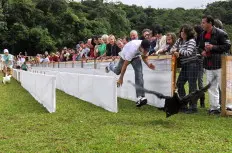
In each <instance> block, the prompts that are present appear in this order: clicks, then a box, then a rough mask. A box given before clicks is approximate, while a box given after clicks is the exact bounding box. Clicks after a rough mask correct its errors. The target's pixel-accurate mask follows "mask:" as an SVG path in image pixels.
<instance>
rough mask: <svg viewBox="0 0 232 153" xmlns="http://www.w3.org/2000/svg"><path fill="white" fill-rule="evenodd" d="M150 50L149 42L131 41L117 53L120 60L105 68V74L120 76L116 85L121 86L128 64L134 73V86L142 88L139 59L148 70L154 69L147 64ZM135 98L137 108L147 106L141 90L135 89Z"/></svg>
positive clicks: (142, 81) (150, 64) (141, 68)
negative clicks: (136, 99) (110, 73)
mask: <svg viewBox="0 0 232 153" xmlns="http://www.w3.org/2000/svg"><path fill="white" fill-rule="evenodd" d="M149 49H150V42H149V40H146V39H144V40H132V41H130V42H128V43H127V44H126V45H125V46H124V47H123V48H122V51H121V52H120V53H119V56H120V60H119V62H118V63H117V64H116V65H114V64H113V63H110V64H109V65H108V66H107V67H106V68H105V70H106V73H109V71H112V72H114V73H115V74H117V75H120V77H119V80H118V85H119V86H121V85H122V84H123V77H124V74H125V72H126V69H127V66H128V65H129V64H131V65H132V67H133V69H134V71H135V84H136V85H138V86H140V87H143V86H144V80H143V67H142V62H141V57H142V59H143V61H144V63H145V64H146V65H147V66H148V67H149V68H150V69H155V66H154V65H153V64H152V63H149V62H148V54H149ZM136 96H137V98H138V101H137V102H136V106H137V107H141V106H142V105H145V104H147V99H146V98H145V93H144V91H142V90H139V89H136Z"/></svg>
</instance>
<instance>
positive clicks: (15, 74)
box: [12, 69, 18, 80]
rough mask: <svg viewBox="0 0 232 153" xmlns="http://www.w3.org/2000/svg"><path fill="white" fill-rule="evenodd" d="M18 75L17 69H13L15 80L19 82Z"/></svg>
mask: <svg viewBox="0 0 232 153" xmlns="http://www.w3.org/2000/svg"><path fill="white" fill-rule="evenodd" d="M17 74H18V72H17V70H16V69H13V74H12V76H13V78H14V79H16V80H17Z"/></svg>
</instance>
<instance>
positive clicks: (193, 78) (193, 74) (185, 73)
mask: <svg viewBox="0 0 232 153" xmlns="http://www.w3.org/2000/svg"><path fill="white" fill-rule="evenodd" d="M198 72H199V68H198V64H197V63H186V64H183V65H181V71H180V75H179V77H178V80H177V88H178V93H179V95H180V97H181V98H182V97H184V96H185V95H186V93H185V89H184V85H185V83H186V82H187V81H188V83H189V93H191V92H194V91H196V90H197V77H198ZM183 108H187V104H185V105H183ZM189 108H190V109H197V101H190V102H189Z"/></svg>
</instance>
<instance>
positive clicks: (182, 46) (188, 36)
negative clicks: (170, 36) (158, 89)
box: [171, 25, 199, 113]
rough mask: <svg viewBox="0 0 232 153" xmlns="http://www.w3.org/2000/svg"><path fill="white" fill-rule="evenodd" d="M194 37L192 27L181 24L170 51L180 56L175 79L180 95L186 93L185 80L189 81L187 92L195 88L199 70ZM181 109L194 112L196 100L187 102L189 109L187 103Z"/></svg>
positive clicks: (195, 110) (182, 95)
mask: <svg viewBox="0 0 232 153" xmlns="http://www.w3.org/2000/svg"><path fill="white" fill-rule="evenodd" d="M194 38H195V32H194V29H193V27H191V26H189V25H183V26H182V27H181V29H180V35H179V39H178V40H177V42H176V43H175V45H174V46H173V48H172V49H171V52H172V53H174V55H176V56H177V57H179V58H180V63H181V71H180V74H179V77H178V80H177V88H178V93H179V95H180V97H184V96H185V95H186V93H185V89H184V85H185V83H186V82H187V81H188V83H189V93H191V92H194V91H195V90H196V89H197V76H198V71H199V70H198V64H197V60H198V58H197V50H196V41H195V39H194ZM182 111H184V112H185V113H196V112H197V101H195V102H189V109H188V106H187V105H184V106H183V109H182Z"/></svg>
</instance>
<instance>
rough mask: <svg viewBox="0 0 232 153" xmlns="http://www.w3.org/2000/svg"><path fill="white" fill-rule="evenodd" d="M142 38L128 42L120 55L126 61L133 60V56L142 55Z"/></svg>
mask: <svg viewBox="0 0 232 153" xmlns="http://www.w3.org/2000/svg"><path fill="white" fill-rule="evenodd" d="M141 42H142V40H132V41H130V42H128V43H127V44H126V45H125V46H124V47H123V49H122V51H121V52H120V53H119V56H121V57H122V59H124V60H126V61H131V60H132V59H133V58H135V57H138V56H139V55H140V52H139V47H140V45H141Z"/></svg>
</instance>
